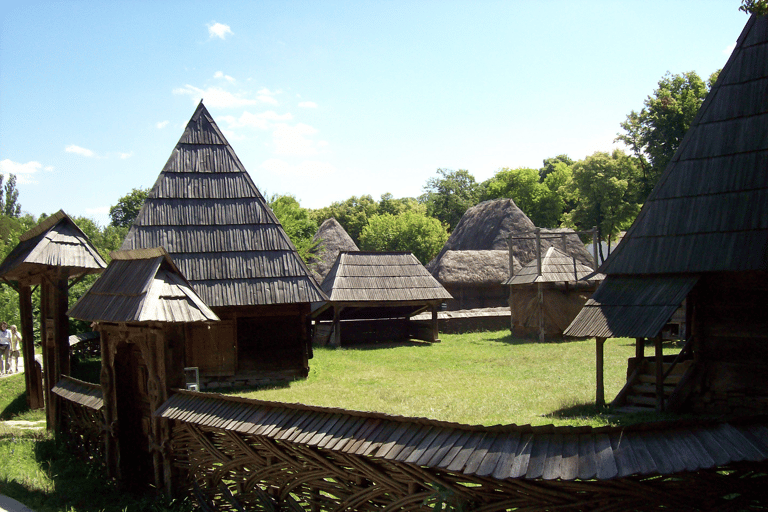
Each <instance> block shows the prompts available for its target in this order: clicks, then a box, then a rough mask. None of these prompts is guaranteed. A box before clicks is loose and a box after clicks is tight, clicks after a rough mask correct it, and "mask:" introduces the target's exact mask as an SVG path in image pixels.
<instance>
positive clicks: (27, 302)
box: [19, 284, 45, 409]
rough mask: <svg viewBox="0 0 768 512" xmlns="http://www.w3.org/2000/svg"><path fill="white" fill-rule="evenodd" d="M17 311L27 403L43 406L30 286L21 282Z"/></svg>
mask: <svg viewBox="0 0 768 512" xmlns="http://www.w3.org/2000/svg"><path fill="white" fill-rule="evenodd" d="M19 313H20V315H21V325H20V328H21V337H22V340H21V355H22V357H23V358H24V381H25V383H26V386H27V404H29V408H30V409H42V408H43V407H45V401H44V399H43V379H42V375H41V374H39V373H38V372H37V368H36V365H35V343H34V341H35V330H34V326H33V316H34V315H33V313H32V288H31V287H30V286H29V285H24V284H22V285H21V286H20V288H19Z"/></svg>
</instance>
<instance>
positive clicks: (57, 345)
mask: <svg viewBox="0 0 768 512" xmlns="http://www.w3.org/2000/svg"><path fill="white" fill-rule="evenodd" d="M68 285H69V276H68V273H67V272H66V271H65V270H60V271H59V274H58V275H57V279H56V282H55V286H54V287H53V293H54V295H53V311H52V313H53V342H54V357H55V358H56V360H55V368H54V371H55V373H54V379H53V382H52V383H51V388H53V386H55V385H56V384H57V383H58V382H59V381H60V380H61V377H62V376H63V375H69V373H70V371H69V320H68V318H67V309H68V306H69V301H68V298H69V286H68ZM53 399H54V400H55V401H56V402H57V405H56V416H57V417H56V428H57V430H58V431H61V430H62V429H65V430H66V429H67V428H68V427H67V426H66V419H67V418H66V417H65V416H64V411H63V408H62V401H61V397H59V396H58V395H55V396H54V397H53Z"/></svg>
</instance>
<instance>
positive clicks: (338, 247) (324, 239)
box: [309, 217, 360, 282]
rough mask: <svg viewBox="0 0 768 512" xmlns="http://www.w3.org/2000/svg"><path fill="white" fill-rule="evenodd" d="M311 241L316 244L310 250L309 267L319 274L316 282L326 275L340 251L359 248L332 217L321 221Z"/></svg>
mask: <svg viewBox="0 0 768 512" xmlns="http://www.w3.org/2000/svg"><path fill="white" fill-rule="evenodd" d="M312 242H314V243H315V244H317V245H315V247H314V249H312V251H311V254H312V256H311V257H310V259H309V268H310V269H311V270H312V271H314V272H316V273H317V274H318V275H319V276H320V279H319V281H318V282H322V281H323V279H325V276H326V275H328V271H329V270H330V269H331V267H332V266H333V264H334V263H335V262H336V258H337V257H338V256H339V253H340V252H343V251H359V250H360V249H358V247H357V245H355V242H354V240H352V237H350V236H349V234H348V233H347V232H346V231H345V230H344V228H343V227H341V224H339V221H337V220H336V219H334V218H333V217H331V218H330V219H326V220H325V221H323V223H322V224H321V225H320V228H319V229H318V230H317V233H315V237H314V238H313V239H312Z"/></svg>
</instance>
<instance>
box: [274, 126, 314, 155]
mask: <svg viewBox="0 0 768 512" xmlns="http://www.w3.org/2000/svg"><path fill="white" fill-rule="evenodd" d="M316 133H317V129H316V128H313V127H311V126H309V125H307V124H304V123H298V124H296V125H293V126H291V125H288V124H285V123H282V124H278V125H277V126H276V127H275V130H274V132H272V136H273V144H274V151H275V154H277V155H294V156H308V155H316V154H318V153H319V151H318V149H319V148H321V147H324V146H326V145H327V143H326V142H325V141H320V142H317V141H314V140H312V139H310V138H309V137H310V136H312V135H314V134H316Z"/></svg>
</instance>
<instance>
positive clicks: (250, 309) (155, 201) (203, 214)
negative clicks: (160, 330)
mask: <svg viewBox="0 0 768 512" xmlns="http://www.w3.org/2000/svg"><path fill="white" fill-rule="evenodd" d="M157 246H162V247H164V248H165V250H166V251H168V253H169V254H170V256H171V258H172V259H173V261H174V263H175V264H176V265H177V266H178V268H179V270H180V271H181V273H182V274H183V275H184V276H185V277H186V278H187V279H188V280H189V282H190V283H191V284H192V287H193V288H194V290H195V292H196V293H197V294H198V295H199V296H200V297H201V298H202V299H203V301H204V302H205V303H206V304H207V305H208V306H210V307H211V308H212V309H213V311H214V312H215V313H216V314H217V315H218V316H219V317H220V318H221V320H222V321H221V322H220V323H218V324H217V325H216V326H215V327H214V328H211V329H207V330H205V331H201V332H200V333H199V339H197V338H196V339H195V340H194V341H193V343H192V347H193V348H192V350H190V351H188V353H187V357H188V359H189V360H188V361H187V365H188V366H197V367H199V368H200V371H201V374H202V375H203V377H206V376H210V377H216V378H219V379H224V380H229V381H230V382H232V379H235V380H243V381H244V382H251V381H253V380H254V379H255V378H257V377H259V375H260V374H262V375H263V374H264V372H274V371H279V372H283V374H285V375H286V376H290V375H306V373H307V371H308V370H309V366H308V363H307V358H308V357H310V356H311V345H310V339H309V333H308V332H307V328H306V326H307V323H308V322H307V315H308V314H309V311H310V304H311V303H313V302H322V301H324V300H325V299H326V297H325V295H324V294H323V292H322V291H321V290H320V288H319V285H318V284H317V282H316V281H315V279H313V278H312V276H311V275H310V272H309V269H308V268H307V266H306V265H305V264H304V262H303V261H302V259H301V257H300V256H299V254H298V252H297V251H296V248H295V247H294V245H293V244H292V243H291V241H290V240H289V238H288V235H287V234H286V233H285V231H284V230H283V228H282V226H281V225H280V222H279V221H278V220H277V218H276V217H275V215H274V214H273V213H272V210H270V208H269V207H268V206H267V203H266V201H265V200H264V197H263V196H262V195H261V193H260V192H259V191H258V189H257V188H256V186H255V185H254V183H253V181H252V180H251V177H250V176H249V175H248V172H247V171H246V170H245V167H244V166H243V164H242V163H241V162H240V159H239V158H238V157H237V155H236V154H235V152H234V150H233V149H232V147H231V146H230V145H229V143H228V142H227V140H226V138H225V137H224V135H223V134H222V133H221V130H220V129H219V127H218V126H217V125H216V123H215V122H214V120H213V118H212V117H211V115H210V113H209V112H208V110H206V108H205V106H204V105H203V103H202V102H200V104H199V105H198V107H197V109H196V110H195V113H194V114H193V115H192V118H191V119H190V121H189V123H188V124H187V126H186V128H185V129H184V133H183V134H182V136H181V138H180V139H179V142H178V143H177V144H176V147H175V148H174V149H173V152H172V153H171V156H170V158H169V159H168V162H167V163H166V164H165V166H164V167H163V169H162V171H161V172H160V175H159V176H158V178H157V181H156V182H155V185H154V186H153V187H152V189H151V190H150V191H149V194H148V197H147V200H146V202H145V203H144V206H143V207H142V208H141V211H140V212H139V214H138V216H137V218H136V220H135V222H134V223H133V225H132V226H131V229H130V231H129V233H128V236H127V237H126V239H125V241H124V242H123V245H122V248H123V249H126V250H127V249H139V248H150V247H157ZM250 377H253V378H250Z"/></svg>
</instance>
